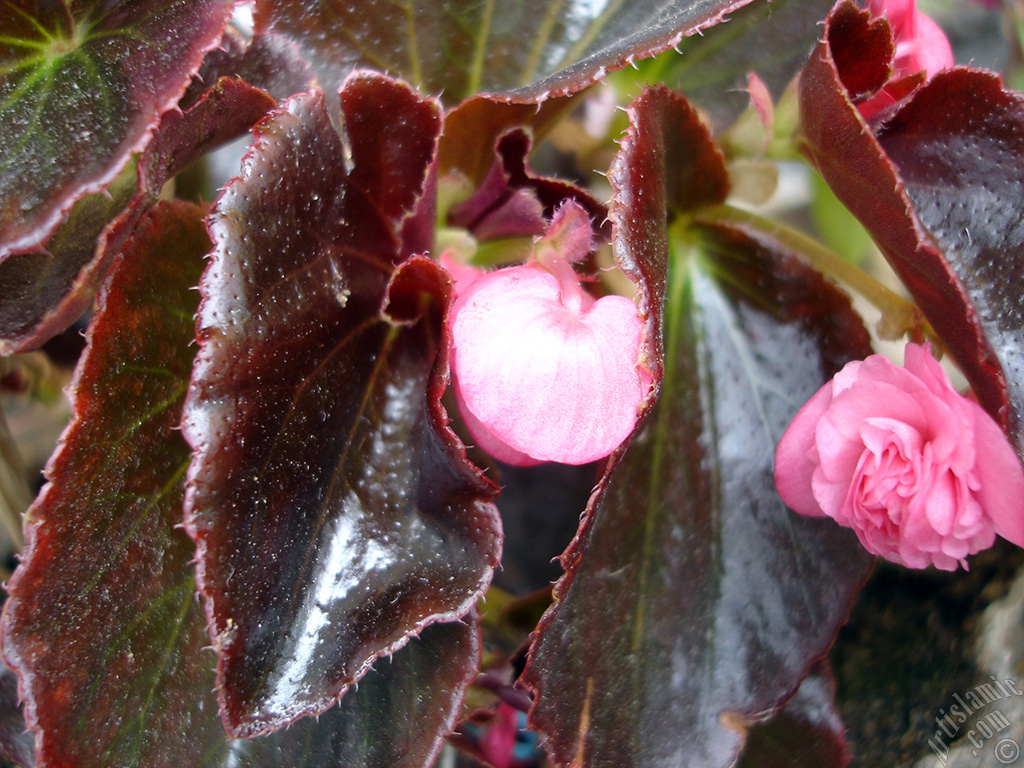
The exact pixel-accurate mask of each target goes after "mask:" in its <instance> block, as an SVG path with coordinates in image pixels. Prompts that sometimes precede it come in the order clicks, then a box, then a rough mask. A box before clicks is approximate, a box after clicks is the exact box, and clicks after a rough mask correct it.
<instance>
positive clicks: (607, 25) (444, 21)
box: [256, 0, 749, 105]
mask: <svg viewBox="0 0 1024 768" xmlns="http://www.w3.org/2000/svg"><path fill="white" fill-rule="evenodd" d="M748 1H749V0H630V2H625V0H611V1H610V2H603V3H594V2H590V1H589V0H522V1H521V2H515V3H502V2H495V0H485V1H484V2H480V0H357V1H356V2H351V1H349V0H283V1H282V0H257V2H256V29H257V31H274V32H277V33H279V34H282V35H286V36H288V37H291V38H292V39H294V40H296V41H297V42H298V43H299V45H300V46H301V48H302V51H303V53H305V55H306V56H307V57H308V58H309V59H310V61H312V62H313V65H314V67H315V68H316V70H317V73H318V75H319V77H320V82H321V83H334V82H338V81H340V80H341V78H343V77H344V76H345V75H346V74H347V73H348V72H349V71H351V70H352V69H353V68H354V67H373V68H374V69H379V70H383V71H387V72H393V73H396V74H401V75H402V76H403V77H405V78H407V79H408V80H410V81H411V82H412V83H413V84H414V85H416V86H418V87H419V88H420V89H421V90H424V91H427V92H430V93H438V94H442V98H444V100H445V103H446V104H448V105H455V104H457V103H458V102H459V101H461V100H462V99H465V98H468V97H470V96H473V95H475V94H478V93H482V92H490V93H493V92H498V91H500V92H503V94H504V95H506V96H507V98H508V99H510V100H512V101H517V102H536V101H542V100H544V99H545V98H547V97H548V96H562V95H565V94H569V93H575V92H577V91H580V90H582V89H583V88H586V87H587V86H588V85H591V84H593V83H595V82H597V81H598V80H600V79H601V78H603V77H604V75H605V74H606V73H607V72H609V71H611V70H614V69H621V68H622V67H624V66H626V65H627V64H629V63H630V62H631V61H633V60H634V59H639V58H644V57H646V56H651V55H653V54H655V53H659V52H661V51H664V50H666V49H668V48H671V47H672V46H673V45H675V44H676V43H678V42H679V41H680V40H681V39H682V38H683V37H684V36H685V35H692V34H695V33H697V32H699V31H700V30H702V29H704V28H706V27H710V26H712V25H713V24H716V23H717V22H718V21H720V20H721V19H722V18H723V16H724V15H725V14H727V13H728V12H730V11H732V10H735V9H736V8H739V7H741V6H743V5H745V4H746V3H747V2H748Z"/></svg>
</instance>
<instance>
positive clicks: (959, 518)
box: [775, 344, 1024, 570]
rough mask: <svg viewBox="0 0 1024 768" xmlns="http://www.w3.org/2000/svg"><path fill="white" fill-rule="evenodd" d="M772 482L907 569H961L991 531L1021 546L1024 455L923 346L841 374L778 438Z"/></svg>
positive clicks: (800, 505)
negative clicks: (897, 361)
mask: <svg viewBox="0 0 1024 768" xmlns="http://www.w3.org/2000/svg"><path fill="white" fill-rule="evenodd" d="M775 483H776V486H777V488H778V490H779V494H780V495H781V496H782V499H783V501H785V502H786V504H787V505H788V506H789V507H790V508H791V509H793V510H795V511H796V512H800V513H801V514H804V515H810V516H815V517H818V516H823V515H827V516H828V517H831V518H833V519H834V520H836V522H838V523H840V524H842V525H845V526H848V527H850V528H852V529H853V530H854V531H855V532H856V534H857V536H858V537H859V538H860V541H861V543H862V544H863V545H864V547H865V548H866V549H867V550H868V551H870V552H872V553H873V554H876V555H881V556H882V557H884V558H886V559H887V560H891V561H893V562H896V563H902V564H903V565H907V566H910V567H911V568H924V567H926V566H928V565H934V566H936V567H937V568H941V569H943V570H954V569H955V568H956V566H957V564H958V563H961V564H965V563H964V558H965V557H967V555H970V554H973V553H974V552H977V551H979V550H982V549H986V548H988V547H990V546H992V543H993V542H994V541H995V537H996V534H999V535H1000V536H1002V537H1003V538H1005V539H1008V540H1009V541H1011V542H1013V543H1014V544H1017V545H1018V546H1024V471H1022V469H1021V464H1020V461H1019V460H1018V459H1017V456H1016V454H1015V453H1014V450H1013V448H1012V447H1011V446H1010V443H1009V441H1008V440H1007V438H1006V435H1005V434H1004V433H1003V431H1002V430H1001V429H1000V428H999V426H998V425H997V424H996V423H995V421H993V420H992V418H991V417H990V416H989V415H988V414H987V413H985V411H984V410H982V408H981V406H979V405H978V404H977V403H976V402H974V401H973V400H969V399H968V398H966V397H963V396H962V395H960V394H959V393H958V392H957V391H956V390H955V389H953V386H952V385H951V384H950V382H949V379H948V378H947V377H946V374H945V372H944V371H943V370H942V367H941V366H940V365H939V364H938V363H937V362H936V361H935V359H934V358H933V357H932V355H931V352H930V349H929V347H928V345H925V346H918V345H916V344H908V345H907V349H906V367H905V368H900V367H899V366H897V365H894V364H893V363H891V362H890V361H889V360H888V359H886V358H885V357H883V356H881V355H872V356H871V357H869V358H867V359H866V360H864V361H863V362H853V363H849V364H848V365H847V366H846V367H845V368H843V369H842V370H841V371H840V372H839V373H838V374H836V376H835V378H834V379H833V380H832V381H831V382H829V383H828V384H826V385H825V386H824V387H823V388H822V389H821V390H820V391H819V392H818V393H817V394H816V395H815V396H814V397H812V398H811V399H810V400H809V401H808V402H807V404H806V405H805V406H804V407H803V408H802V409H801V410H800V412H799V413H798V414H797V415H796V418H794V419H793V422H792V423H791V424H790V425H789V428H788V429H787V430H786V432H785V434H784V435H783V436H782V440H781V441H780V442H779V447H778V450H777V452H776V455H775Z"/></svg>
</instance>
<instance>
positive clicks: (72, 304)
mask: <svg viewBox="0 0 1024 768" xmlns="http://www.w3.org/2000/svg"><path fill="white" fill-rule="evenodd" d="M273 107H274V101H273V99H271V98H270V97H269V96H268V95H267V94H265V93H264V92H263V91H261V90H259V89H257V88H254V87H252V86H250V85H247V84H246V83H243V82H242V81H240V80H234V79H229V78H224V79H222V80H219V81H217V82H216V83H215V84H214V85H213V86H212V87H211V88H208V89H207V90H206V91H205V92H203V93H202V95H201V97H200V98H199V99H198V100H195V101H194V102H193V104H192V106H191V107H189V108H188V110H186V111H185V112H181V111H179V110H169V111H168V112H166V113H165V114H164V116H163V118H162V119H161V121H160V126H159V128H158V129H157V132H156V137H155V138H154V140H153V141H152V142H151V143H150V144H149V145H148V146H147V147H146V151H145V152H144V153H143V154H142V158H141V160H140V161H139V163H138V185H137V186H138V190H136V184H135V183H134V181H135V168H134V166H129V168H128V169H126V170H125V171H124V172H123V173H122V174H121V176H120V177H119V178H118V179H117V180H116V181H115V182H114V183H113V184H111V185H110V186H109V187H108V188H107V189H106V190H105V191H104V192H102V193H97V194H94V195H89V196H87V197H85V198H84V199H82V200H80V201H79V202H78V203H76V204H75V206H74V207H73V208H72V210H71V213H70V215H69V217H68V219H67V221H65V222H64V223H63V224H61V226H59V227H58V228H57V231H56V232H55V233H54V234H53V235H52V236H51V237H50V240H49V242H47V244H46V248H45V249H44V250H40V251H37V252H34V253H25V254H15V255H12V256H9V257H8V258H7V259H6V260H5V261H3V262H0V296H3V301H0V354H10V353H14V352H24V351H27V350H31V349H36V348H38V347H39V346H41V345H42V344H44V343H45V342H46V341H47V340H49V339H50V338H52V337H53V336H54V335H56V334H57V333H60V332H61V331H63V330H64V329H65V328H67V327H68V326H70V325H71V323H73V322H74V321H75V320H76V319H78V318H79V317H80V316H81V314H82V313H83V312H84V311H85V310H86V309H87V308H88V306H89V304H90V303H91V301H92V299H93V296H94V295H95V292H96V288H97V286H98V285H99V283H100V282H101V281H102V280H103V277H104V275H105V274H106V271H107V269H108V267H109V265H110V260H111V258H112V257H113V255H114V254H115V253H117V251H118V249H119V248H120V247H121V246H122V244H123V243H124V240H125V238H126V237H128V236H129V235H130V234H131V233H132V231H133V229H134V227H135V224H136V222H138V220H139V218H140V217H141V216H142V215H143V214H144V213H145V212H146V211H147V210H148V209H149V207H150V206H151V205H152V204H153V203H154V202H155V201H156V199H157V196H158V195H159V194H160V190H161V188H162V187H163V185H164V183H165V182H166V181H167V180H168V179H169V178H171V177H172V176H174V175H175V174H177V173H178V172H179V171H181V170H182V169H183V168H185V167H186V166H187V165H188V164H189V163H191V162H192V161H194V160H195V159H196V158H198V157H199V156H201V155H202V154H204V153H205V152H208V151H210V150H211V149H214V148H215V147H217V146H218V145H220V144H222V143H224V142H226V141H229V140H231V139H233V138H235V137H236V136H239V135H241V134H243V133H245V131H247V130H248V129H249V128H251V127H252V125H253V124H254V123H255V122H256V121H257V120H259V119H260V118H261V117H262V116H263V115H265V114H266V113H267V111H268V110H270V109H272V108H273ZM133 193H134V196H133Z"/></svg>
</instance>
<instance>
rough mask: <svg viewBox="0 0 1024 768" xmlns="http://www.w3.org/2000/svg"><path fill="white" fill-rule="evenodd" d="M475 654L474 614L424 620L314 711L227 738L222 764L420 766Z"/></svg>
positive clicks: (451, 715) (450, 717)
mask: <svg viewBox="0 0 1024 768" xmlns="http://www.w3.org/2000/svg"><path fill="white" fill-rule="evenodd" d="M479 659H480V648H479V634H478V631H477V628H476V625H475V622H473V623H470V624H469V625H467V624H461V623H449V624H432V625H431V626H429V627H427V628H426V629H424V630H423V634H422V635H421V636H420V637H418V638H414V639H412V640H410V641H409V643H408V644H407V645H405V646H403V647H402V648H401V649H399V650H398V652H397V653H395V655H394V657H392V658H390V659H380V660H378V661H377V663H376V664H374V667H373V670H372V671H370V672H369V673H367V675H366V676H365V677H364V678H363V679H362V680H360V681H359V685H358V686H356V687H353V688H351V689H350V690H349V691H348V692H347V693H346V694H345V695H344V696H343V697H342V699H341V701H340V702H338V704H336V705H335V706H333V707H331V708H330V709H328V710H327V711H326V712H324V713H323V714H322V715H320V716H319V717H305V718H303V719H302V720H299V721H298V722H297V723H294V724H293V725H291V726H289V727H288V728H286V729H285V730H283V731H278V732H276V733H273V734H270V735H269V736H262V737H258V738H255V739H244V740H239V741H236V742H234V743H233V745H232V754H233V756H234V757H235V759H236V760H237V763H230V762H228V763H225V768H227V766H229V765H233V764H236V765H238V768H282V766H287V767H288V768H334V767H335V766H340V765H343V766H345V768H427V766H429V765H430V764H431V762H432V760H433V758H434V757H435V756H436V754H437V752H438V750H440V748H441V745H442V743H443V741H444V737H445V735H446V734H447V733H448V731H449V730H451V728H452V727H453V725H454V720H455V716H456V715H457V714H458V710H459V705H460V704H461V702H462V697H463V693H464V691H465V689H466V686H467V685H468V684H469V683H470V681H471V680H472V679H473V678H474V677H475V676H476V672H477V665H478V664H479Z"/></svg>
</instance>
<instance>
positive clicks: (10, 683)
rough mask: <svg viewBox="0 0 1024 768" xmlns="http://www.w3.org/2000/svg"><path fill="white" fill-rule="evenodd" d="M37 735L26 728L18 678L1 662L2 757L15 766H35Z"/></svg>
mask: <svg viewBox="0 0 1024 768" xmlns="http://www.w3.org/2000/svg"><path fill="white" fill-rule="evenodd" d="M35 744H36V742H35V737H34V736H33V735H32V734H31V733H28V732H26V730H25V715H24V713H23V712H22V711H21V707H20V706H19V699H18V678H17V676H15V674H14V672H13V671H12V670H11V668H10V667H8V666H7V665H6V664H0V759H3V760H5V761H7V763H8V764H10V765H11V766H14V768H35V764H36V747H35Z"/></svg>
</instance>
